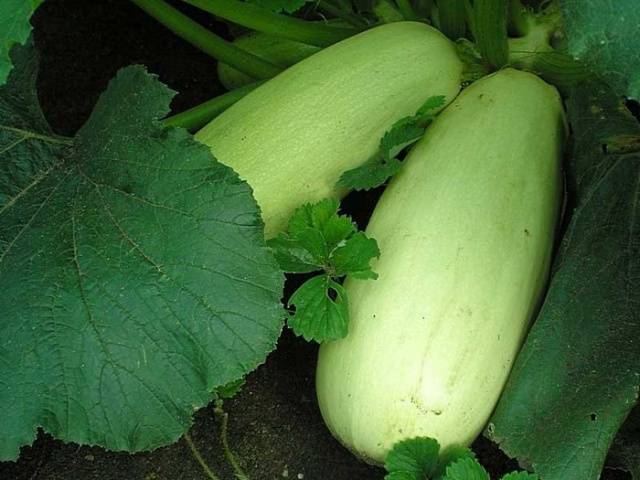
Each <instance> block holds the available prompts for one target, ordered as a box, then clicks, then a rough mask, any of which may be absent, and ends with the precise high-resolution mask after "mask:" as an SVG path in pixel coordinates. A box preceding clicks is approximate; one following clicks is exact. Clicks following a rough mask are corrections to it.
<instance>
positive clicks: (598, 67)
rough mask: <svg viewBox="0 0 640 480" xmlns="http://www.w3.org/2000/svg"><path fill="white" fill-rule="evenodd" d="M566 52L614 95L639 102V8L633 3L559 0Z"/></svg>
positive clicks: (629, 1) (633, 0)
mask: <svg viewBox="0 0 640 480" xmlns="http://www.w3.org/2000/svg"><path fill="white" fill-rule="evenodd" d="M560 5H561V8H562V13H563V16H564V21H565V29H566V32H567V40H568V46H569V52H570V53H571V54H572V55H574V56H575V57H576V58H578V59H580V60H582V61H583V62H585V63H586V64H587V65H588V66H589V68H590V69H591V70H592V71H594V72H597V73H598V74H599V75H600V76H602V78H603V79H604V80H605V81H606V82H607V83H608V84H609V85H610V86H611V87H612V88H613V90H614V91H615V93H616V94H618V95H626V96H628V97H630V98H634V99H636V100H639V99H640V35H638V25H640V8H638V2H637V0H616V1H615V2H611V1H610V0H590V1H588V2H585V1H583V0H560Z"/></svg>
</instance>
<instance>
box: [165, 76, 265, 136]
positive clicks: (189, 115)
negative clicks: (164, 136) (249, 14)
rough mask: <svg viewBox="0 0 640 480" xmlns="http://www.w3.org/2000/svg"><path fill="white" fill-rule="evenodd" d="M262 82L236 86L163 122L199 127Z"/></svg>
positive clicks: (190, 127)
mask: <svg viewBox="0 0 640 480" xmlns="http://www.w3.org/2000/svg"><path fill="white" fill-rule="evenodd" d="M262 83H263V82H255V83H250V84H248V85H245V86H243V87H240V88H236V89H235V90H232V91H230V92H227V93H224V94H222V95H220V96H218V97H215V98H212V99H211V100H208V101H206V102H204V103H201V104H200V105H197V106H195V107H193V108H190V109H189V110H185V111H184V112H180V113H178V114H176V115H173V116H171V117H167V118H165V119H164V120H162V123H163V125H164V126H165V127H182V128H186V129H188V130H194V129H198V128H200V127H202V126H204V125H206V124H207V123H209V122H210V121H211V120H213V119H214V118H216V117H217V116H218V115H220V114H221V113H222V112H224V111H225V110H226V109H227V108H229V107H230V106H231V105H233V104H234V103H236V102H237V101H238V100H240V99H241V98H242V97H244V96H245V95H247V94H248V93H249V92H250V91H252V90H254V89H255V88H256V87H258V86H259V85H261V84H262Z"/></svg>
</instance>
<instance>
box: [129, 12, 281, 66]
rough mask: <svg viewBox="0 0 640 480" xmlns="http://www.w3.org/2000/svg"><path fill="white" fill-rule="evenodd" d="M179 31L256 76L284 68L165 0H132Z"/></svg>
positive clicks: (224, 59) (157, 18)
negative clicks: (221, 34) (232, 40)
mask: <svg viewBox="0 0 640 480" xmlns="http://www.w3.org/2000/svg"><path fill="white" fill-rule="evenodd" d="M131 1H132V2H133V3H135V4H136V5H137V6H138V7H140V8H141V9H142V10H144V11H145V12H147V13H148V14H149V15H151V16H152V17H153V18H155V19H156V20H158V21H159V22H160V23H162V24H163V25H164V26H165V27H167V28H168V29H169V30H171V31H172V32H174V33H175V34H176V35H178V36H180V37H182V38H184V39H185V40H186V41H188V42H189V43H191V44H192V45H194V46H195V47H197V48H199V49H200V50H202V51H203V52H205V53H208V54H209V55H211V56H212V57H214V58H216V59H218V61H220V62H224V63H226V64H228V65H231V66H232V67H234V68H235V69H236V70H239V71H241V72H242V73H246V74H247V75H249V76H251V77H253V78H263V79H264V78H271V77H274V76H275V75H277V74H278V73H280V72H281V71H282V69H281V68H280V67H278V66H277V65H273V64H272V63H269V62H267V61H266V60H263V59H261V58H260V57H256V56H255V55H252V54H250V53H248V52H245V51H244V50H242V49H240V48H238V47H236V46H235V45H233V44H231V43H229V42H227V41H225V40H224V39H222V38H220V37H219V36H217V35H215V34H213V33H211V32H210V31H209V30H207V29H206V28H204V27H203V26H202V25H199V24H198V23H196V22H194V21H193V20H191V19H190V18H189V17H187V16H186V15H184V14H183V13H181V12H180V11H178V10H176V9H175V8H173V7H172V6H171V5H169V4H167V3H166V2H164V1H163V0H131Z"/></svg>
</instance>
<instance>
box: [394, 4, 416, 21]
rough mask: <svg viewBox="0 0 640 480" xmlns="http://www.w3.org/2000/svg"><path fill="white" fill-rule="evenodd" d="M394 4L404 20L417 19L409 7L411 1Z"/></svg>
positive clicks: (411, 7) (410, 6)
mask: <svg viewBox="0 0 640 480" xmlns="http://www.w3.org/2000/svg"><path fill="white" fill-rule="evenodd" d="M396 4H397V5H398V9H399V10H400V13H401V14H402V16H403V17H404V18H405V20H416V19H417V18H418V15H416V12H415V10H414V9H413V6H412V5H411V0H396Z"/></svg>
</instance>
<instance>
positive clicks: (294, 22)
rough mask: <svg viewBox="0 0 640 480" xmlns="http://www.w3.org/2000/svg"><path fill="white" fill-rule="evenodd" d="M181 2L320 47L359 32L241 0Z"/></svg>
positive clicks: (275, 34) (258, 28) (229, 19)
mask: <svg viewBox="0 0 640 480" xmlns="http://www.w3.org/2000/svg"><path fill="white" fill-rule="evenodd" d="M182 1H184V2H185V3H188V4H190V5H193V6H194V7H198V8H200V9H202V10H204V11H207V12H209V13H211V14H213V15H216V16H218V17H220V18H224V19H225V20H228V21H229V22H233V23H237V24H238V25H242V26H243V27H247V28H251V29H253V30H257V31H259V32H263V33H268V34H270V35H274V36H277V37H282V38H288V39H289V40H296V41H298V42H302V43H308V44H309V45H316V46H318V47H326V46H329V45H331V44H334V43H336V42H339V41H340V40H343V39H345V38H347V37H350V36H352V35H354V34H355V33H357V32H358V30H357V29H354V28H345V27H332V26H329V25H325V24H322V23H312V22H306V21H304V20H301V19H299V18H295V17H289V16H287V15H280V14H278V13H273V12H271V11H270V10H267V9H265V8H262V7H259V6H257V5H254V4H252V3H248V2H241V1H238V0H182ZM225 63H227V62H225Z"/></svg>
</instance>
